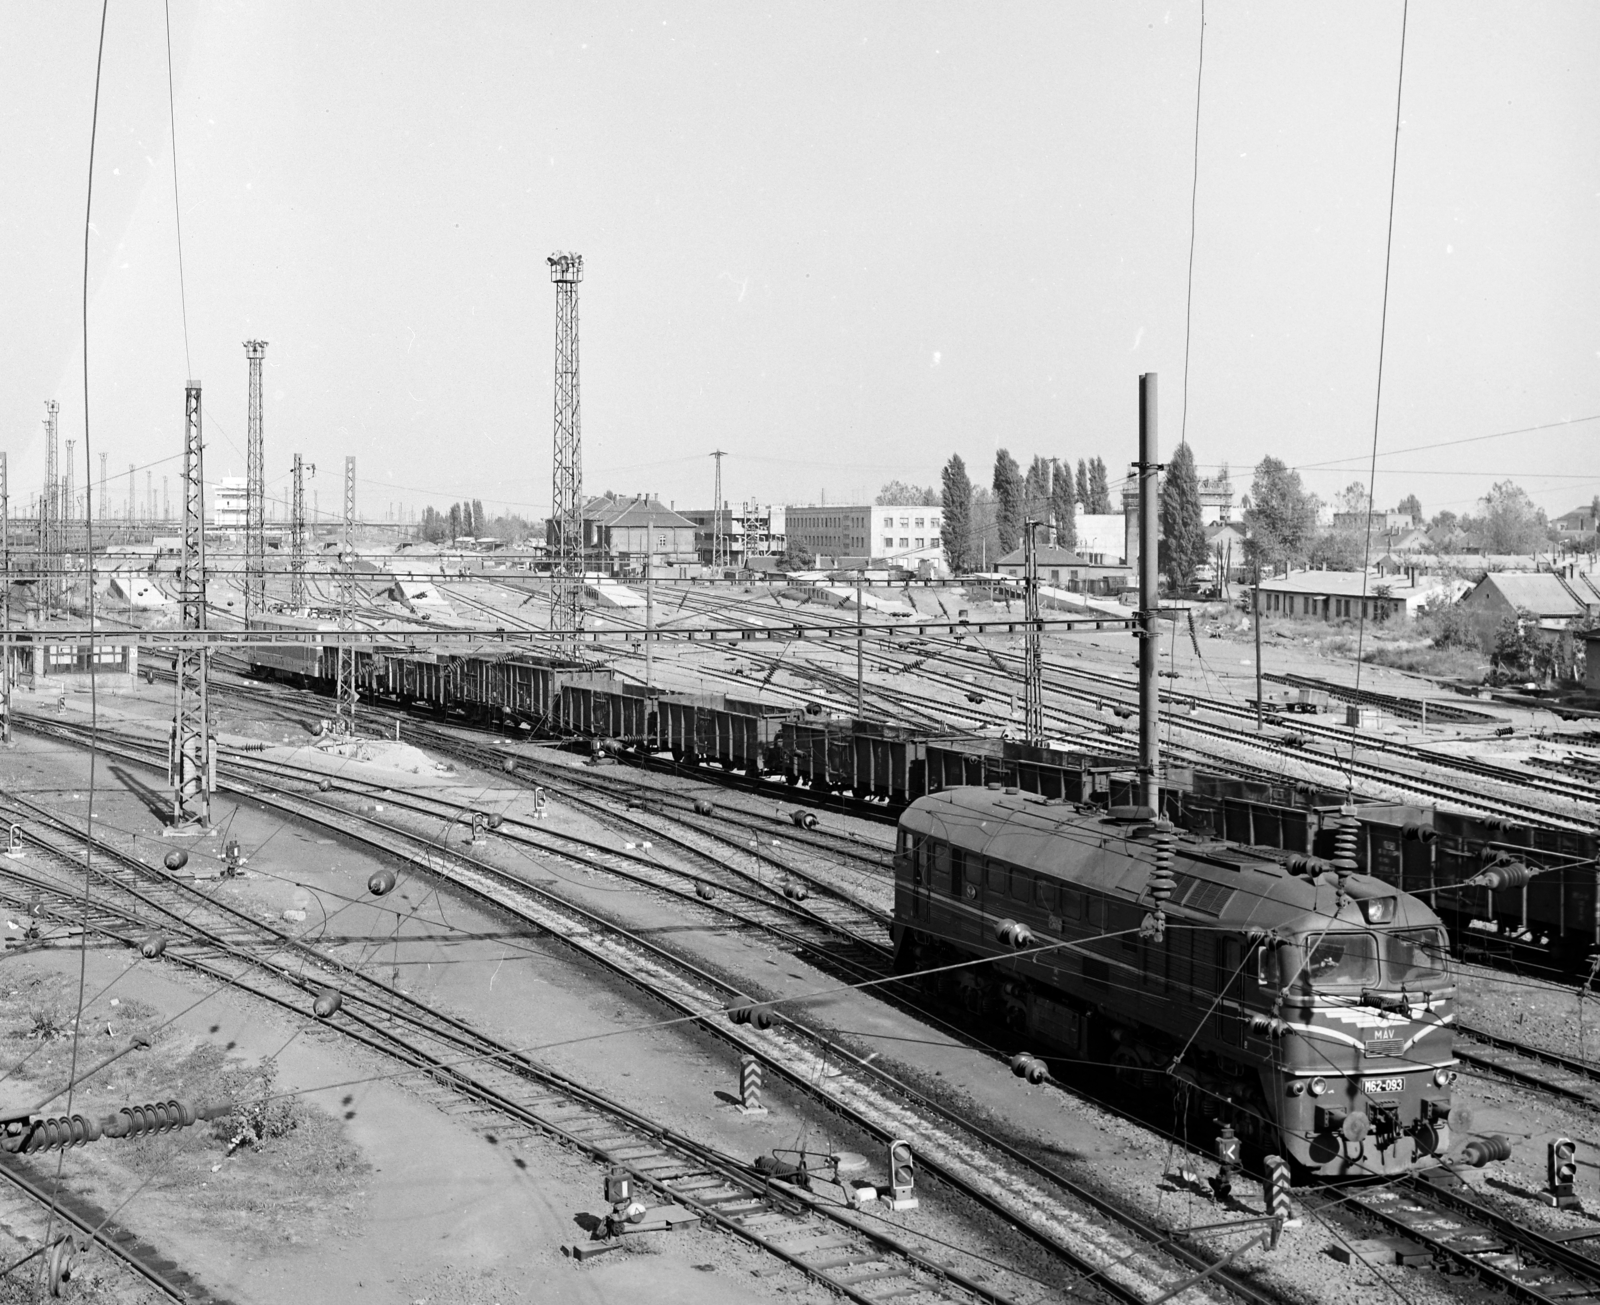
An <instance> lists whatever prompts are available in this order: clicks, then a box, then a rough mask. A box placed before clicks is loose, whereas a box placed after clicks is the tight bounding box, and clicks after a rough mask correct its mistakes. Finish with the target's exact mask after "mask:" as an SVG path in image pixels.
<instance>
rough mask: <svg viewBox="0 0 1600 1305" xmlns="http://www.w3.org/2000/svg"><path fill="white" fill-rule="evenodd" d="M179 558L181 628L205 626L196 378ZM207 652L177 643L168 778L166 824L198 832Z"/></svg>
mask: <svg viewBox="0 0 1600 1305" xmlns="http://www.w3.org/2000/svg"><path fill="white" fill-rule="evenodd" d="M183 409H184V417H183V560H182V562H181V563H180V564H179V567H178V601H179V603H180V606H181V616H180V624H181V628H182V630H183V632H184V633H185V634H189V635H200V636H203V635H204V633H205V630H206V624H207V621H206V530H205V524H206V523H205V477H206V469H205V441H204V439H203V437H202V433H201V427H200V382H199V381H194V380H191V381H190V382H189V384H188V385H187V386H186V387H185V389H184V404H183ZM209 662H210V654H209V653H208V651H207V649H206V646H205V643H204V642H203V639H202V638H196V639H195V641H194V642H193V643H184V644H180V645H179V647H178V655H177V657H176V658H175V659H174V661H173V667H174V669H175V670H176V671H177V684H176V700H175V703H174V708H173V719H172V741H171V750H170V753H169V764H168V780H169V783H170V784H171V786H172V830H173V831H174V832H177V833H183V832H188V833H199V832H202V831H204V830H205V829H207V828H208V827H209V826H210V824H211V789H212V780H213V772H214V765H215V762H214V757H213V755H212V754H213V746H214V745H213V744H212V741H211V715H210V710H209V703H208V701H207V672H208V671H209V669H210V666H209Z"/></svg>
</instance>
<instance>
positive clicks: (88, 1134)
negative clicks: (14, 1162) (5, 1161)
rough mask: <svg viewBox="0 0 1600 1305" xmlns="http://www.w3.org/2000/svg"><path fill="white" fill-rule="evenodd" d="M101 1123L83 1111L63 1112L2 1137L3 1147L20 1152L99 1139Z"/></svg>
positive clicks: (63, 1148) (74, 1144)
mask: <svg viewBox="0 0 1600 1305" xmlns="http://www.w3.org/2000/svg"><path fill="white" fill-rule="evenodd" d="M99 1137H100V1125H99V1124H97V1123H95V1121H94V1120H92V1119H89V1118H86V1117H85V1116H83V1115H62V1116H60V1117H59V1118H56V1119H36V1120H34V1121H33V1122H32V1123H31V1124H30V1125H28V1127H27V1128H26V1130H25V1131H24V1132H22V1133H20V1134H18V1135H17V1136H15V1137H6V1138H0V1149H4V1150H7V1151H12V1152H15V1153H17V1154H19V1155H33V1154H35V1153H36V1152H39V1151H62V1150H65V1149H66V1148H67V1147H71V1146H82V1145H83V1144H84V1143H85V1142H94V1141H97V1140H98V1139H99Z"/></svg>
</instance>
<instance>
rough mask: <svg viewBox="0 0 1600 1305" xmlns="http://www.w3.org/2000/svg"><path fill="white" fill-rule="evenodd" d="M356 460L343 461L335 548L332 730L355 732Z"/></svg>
mask: <svg viewBox="0 0 1600 1305" xmlns="http://www.w3.org/2000/svg"><path fill="white" fill-rule="evenodd" d="M355 525H356V460H355V459H354V458H348V457H347V458H346V459H345V460H344V542H343V545H342V547H341V548H340V551H339V669H338V679H337V680H336V682H335V694H336V698H337V708H336V710H337V712H338V714H337V716H336V717H335V718H334V722H333V732H334V733H335V734H341V735H344V736H346V737H348V738H354V737H355V733H356V645H355V629H356V545H355Z"/></svg>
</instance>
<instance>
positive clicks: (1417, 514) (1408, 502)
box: [1395, 494, 1422, 526]
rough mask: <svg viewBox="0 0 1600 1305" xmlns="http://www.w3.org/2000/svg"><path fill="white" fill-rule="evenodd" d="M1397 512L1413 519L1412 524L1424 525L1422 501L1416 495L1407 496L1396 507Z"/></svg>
mask: <svg viewBox="0 0 1600 1305" xmlns="http://www.w3.org/2000/svg"><path fill="white" fill-rule="evenodd" d="M1395 511H1396V512H1404V513H1405V514H1406V515H1407V516H1409V517H1410V518H1411V524H1412V525H1414V526H1420V525H1421V524H1422V500H1421V499H1420V498H1418V497H1417V496H1416V495H1415V494H1407V495H1406V496H1405V497H1404V498H1403V499H1401V500H1400V502H1399V503H1398V504H1397V505H1396V507H1395Z"/></svg>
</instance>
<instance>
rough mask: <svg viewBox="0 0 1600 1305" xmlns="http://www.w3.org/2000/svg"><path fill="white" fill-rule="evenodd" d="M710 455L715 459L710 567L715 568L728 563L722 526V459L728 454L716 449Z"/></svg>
mask: <svg viewBox="0 0 1600 1305" xmlns="http://www.w3.org/2000/svg"><path fill="white" fill-rule="evenodd" d="M711 456H712V457H713V458H715V459H716V460H717V475H716V479H715V480H714V481H713V482H712V489H711V568H712V570H717V569H719V568H721V567H724V566H726V565H727V564H728V559H727V557H726V556H725V554H726V552H727V549H728V532H727V531H726V530H724V529H723V526H722V460H723V458H725V457H727V456H728V455H727V454H726V453H724V452H723V451H722V450H721V449H717V450H716V451H715V452H714V453H712V455H711ZM729 524H732V523H731V522H730V523H729Z"/></svg>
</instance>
